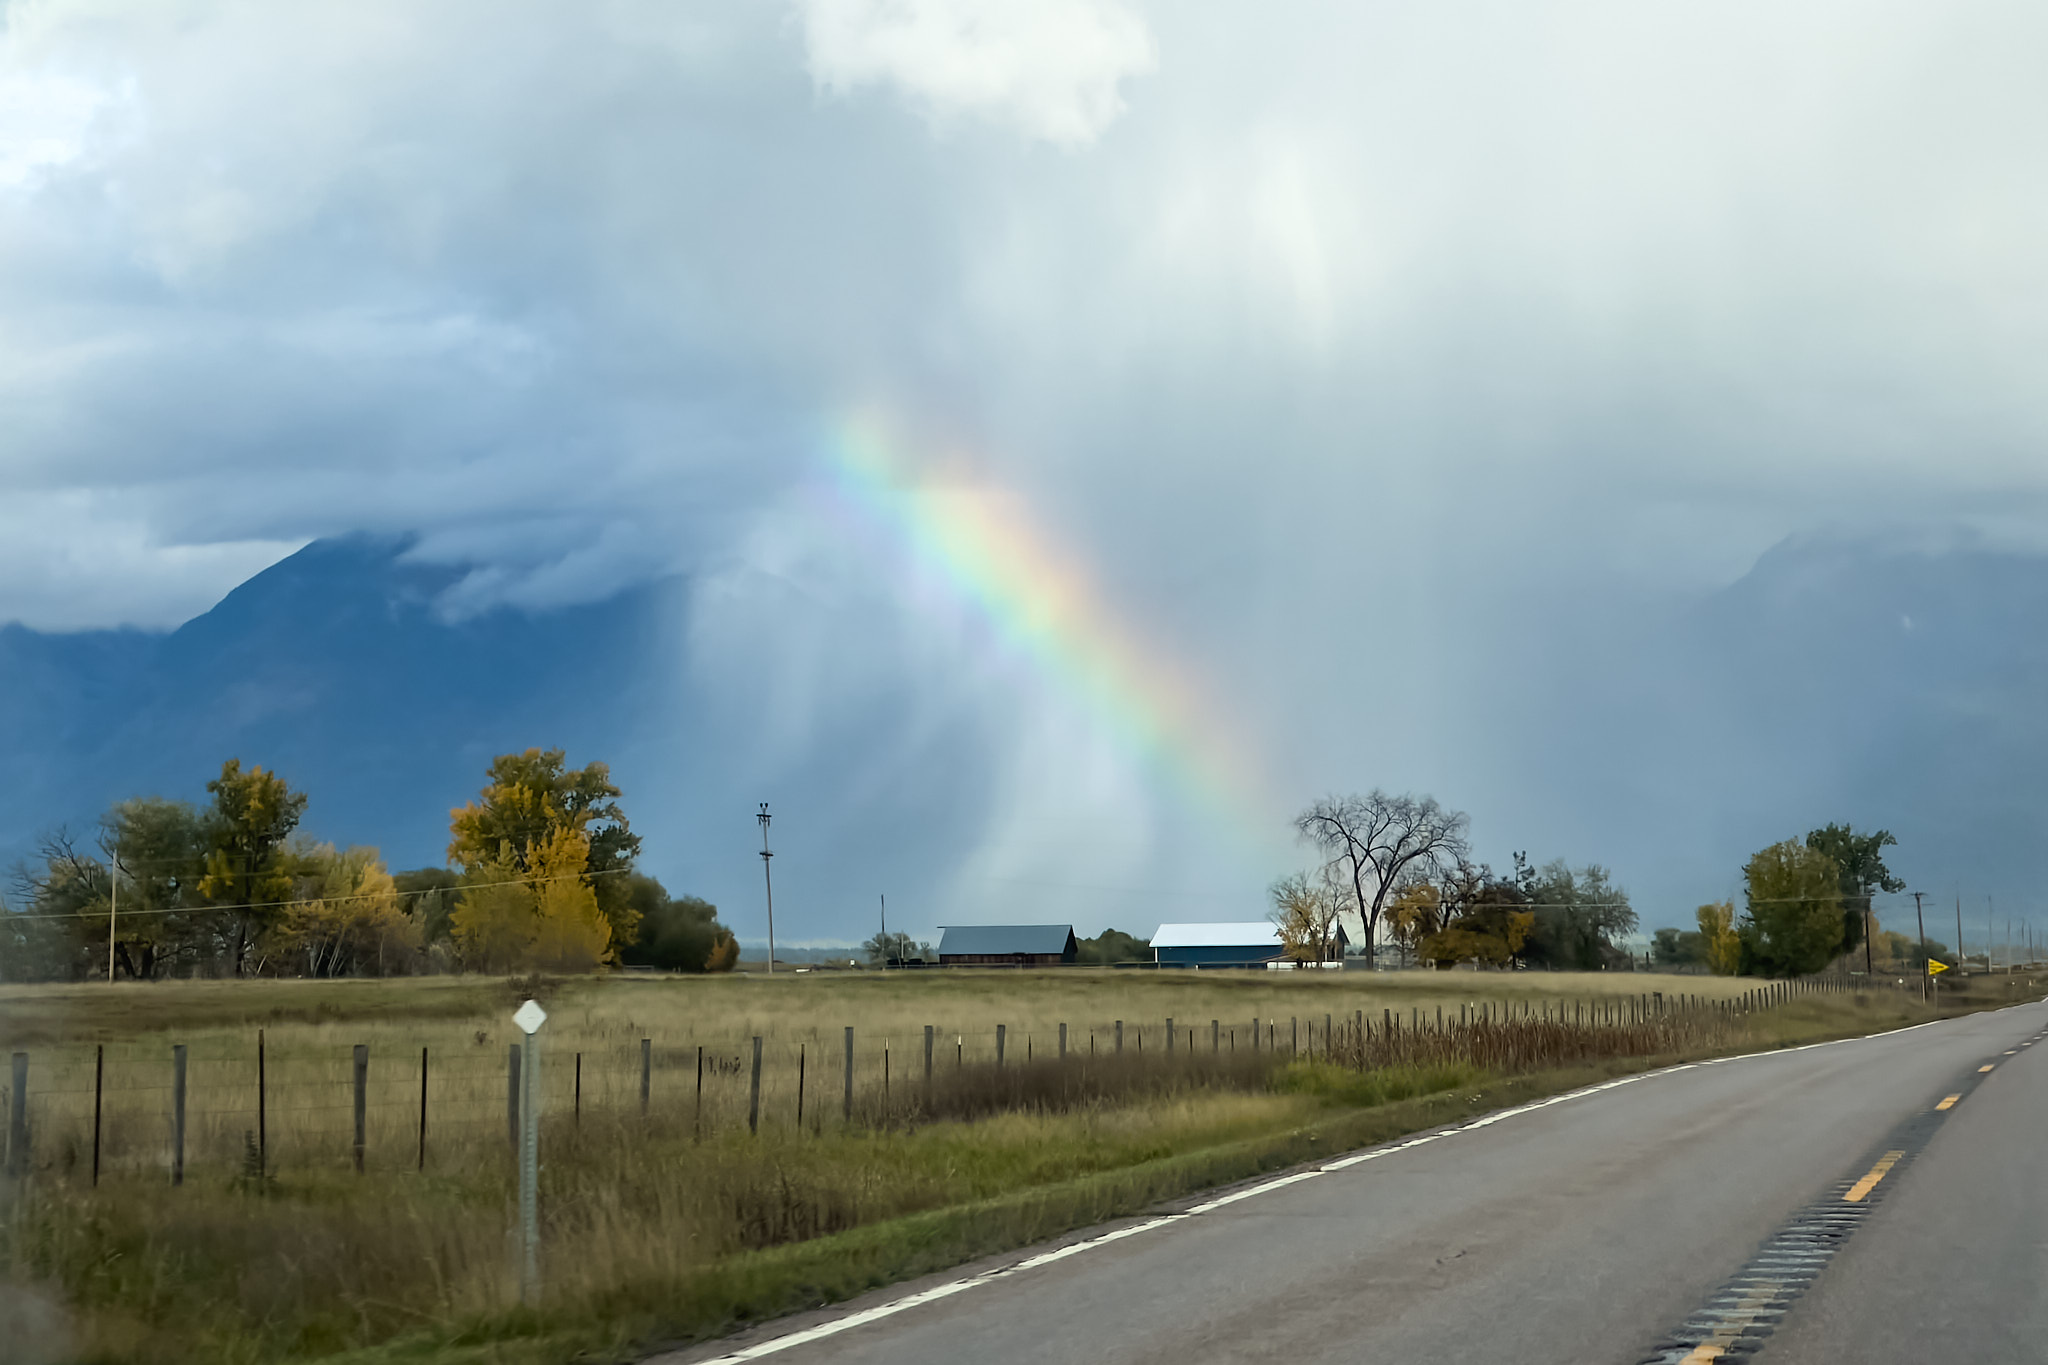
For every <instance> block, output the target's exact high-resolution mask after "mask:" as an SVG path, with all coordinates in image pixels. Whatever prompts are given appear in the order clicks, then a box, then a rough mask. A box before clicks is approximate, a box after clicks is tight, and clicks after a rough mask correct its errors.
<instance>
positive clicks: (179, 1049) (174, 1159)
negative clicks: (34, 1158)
mask: <svg viewBox="0 0 2048 1365" xmlns="http://www.w3.org/2000/svg"><path fill="white" fill-rule="evenodd" d="M14 1056H15V1059H16V1063H15V1068H14V1072H15V1075H16V1076H24V1077H25V1076H26V1075H27V1073H28V1059H27V1058H26V1057H25V1056H23V1055H22V1054H21V1053H19V1052H17V1053H15V1054H14ZM14 1093H15V1095H16V1096H17V1097H19V1096H20V1094H21V1088H20V1086H19V1085H17V1086H16V1088H15V1092H14ZM18 1104H19V1100H18V1098H17V1106H18ZM26 1128H27V1123H26V1120H24V1122H23V1129H24V1131H23V1133H22V1136H23V1138H24V1140H25V1139H26V1138H27V1136H28V1134H27V1131H26ZM9 1145H10V1146H12V1144H11V1143H10V1144H9ZM25 1145H26V1142H25V1141H24V1146H25ZM171 1183H172V1184H173V1185H182V1184H184V1183H185V1045H184V1044H183V1043H178V1044H176V1045H174V1046H173V1047H172V1048H171Z"/></svg>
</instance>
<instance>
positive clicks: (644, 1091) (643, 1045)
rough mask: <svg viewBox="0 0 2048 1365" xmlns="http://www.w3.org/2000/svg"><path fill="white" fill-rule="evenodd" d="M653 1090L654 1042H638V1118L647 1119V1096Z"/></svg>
mask: <svg viewBox="0 0 2048 1365" xmlns="http://www.w3.org/2000/svg"><path fill="white" fill-rule="evenodd" d="M653 1088H654V1040H653V1039H652V1038H642V1039H641V1040H640V1116H641V1117H642V1118H645V1117H647V1096H648V1092H649V1091H651V1090H652V1089H653Z"/></svg>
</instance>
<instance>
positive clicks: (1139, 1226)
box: [704, 1000, 2041, 1365]
mask: <svg viewBox="0 0 2048 1365" xmlns="http://www.w3.org/2000/svg"><path fill="white" fill-rule="evenodd" d="M2038 1003H2041V1002H2039V1001H2032V1000H2028V1001H2022V1002H2020V1005H2008V1006H2006V1009H2018V1008H2020V1006H2021V1005H2031V1004H2038ZM2004 1012H2005V1011H2004V1010H1989V1011H1985V1013H1992V1014H2003V1013H2004ZM1960 1017H1963V1018H1972V1017H1975V1016H1970V1015H1964V1016H1960ZM1949 1022H1951V1021H1949V1020H1946V1019H1929V1020H1927V1021H1926V1022H1925V1023H1920V1024H1908V1025H1907V1026H1906V1027H1904V1028H1895V1029H1887V1030H1886V1031H1885V1032H1883V1033H1866V1034H1863V1035H1861V1036H1859V1037H1855V1038H1831V1039H1829V1040H1828V1041H1827V1042H1824V1043H1804V1044H1801V1045H1800V1046H1798V1047H1780V1048H1772V1049H1771V1050H1769V1051H1768V1052H1744V1053H1741V1054H1739V1055H1737V1056H1734V1057H1714V1058H1710V1059H1709V1060H1707V1061H1703V1062H1681V1063H1680V1064H1678V1065H1677V1066H1666V1067H1659V1068H1658V1069H1657V1070H1655V1071H1644V1072H1639V1073H1637V1074H1636V1075H1633V1076H1618V1077H1616V1078H1615V1079H1613V1080H1611V1081H1601V1082H1599V1083H1598V1084H1596V1085H1587V1086H1581V1087H1580V1088H1578V1089H1577V1090H1567V1091H1565V1092H1564V1093H1563V1094H1561V1095H1551V1096H1548V1097H1547V1098H1545V1099H1540V1100H1534V1101H1532V1102H1530V1103H1528V1104H1518V1105H1516V1106H1515V1107H1514V1108H1512V1109H1501V1110H1497V1111H1496V1112H1494V1113H1491V1114H1484V1115H1481V1116H1480V1117H1479V1118H1476V1119H1473V1120H1471V1121H1470V1122H1468V1123H1460V1124H1456V1125H1454V1126H1452V1127H1449V1128H1439V1129H1437V1130H1436V1131H1435V1132H1433V1133H1422V1134H1418V1135H1417V1136H1415V1137H1412V1138H1408V1139H1407V1140H1405V1141H1402V1142H1396V1143H1393V1144H1391V1145H1389V1146H1385V1147H1376V1148H1374V1149H1373V1150H1372V1151H1369V1152H1360V1153H1357V1154H1356V1155H1354V1156H1347V1157H1340V1158H1338V1159H1337V1160H1335V1161H1326V1162H1324V1163H1323V1164H1322V1165H1320V1166H1316V1167H1313V1168H1311V1169H1309V1170H1306V1171H1296V1172H1295V1173H1294V1174H1292V1175H1283V1176H1279V1177H1276V1178H1275V1179H1272V1180H1263V1181H1260V1182H1259V1183H1258V1184H1256V1185H1249V1186H1246V1187H1245V1188H1244V1189H1241V1190H1237V1191H1234V1192H1232V1193H1230V1194H1226V1195H1223V1196H1221V1197H1219V1198H1216V1199H1211V1200H1209V1201H1207V1202H1206V1203H1201V1204H1196V1205H1195V1206H1194V1207H1192V1208H1190V1209H1188V1210H1187V1211H1186V1212H1185V1213H1166V1214H1159V1215H1157V1216H1155V1217H1152V1218H1147V1219H1145V1220H1144V1221H1143V1222H1139V1223H1132V1224H1130V1225H1129V1226H1127V1227H1121V1228H1112V1229H1111V1230H1110V1231H1108V1232H1104V1233H1098V1234H1096V1235H1095V1236H1093V1237H1086V1238H1083V1239H1082V1240H1080V1241H1078V1242H1069V1243H1068V1244H1067V1245H1065V1246H1063V1247H1055V1248H1053V1249H1052V1250H1051V1251H1042V1252H1040V1253H1038V1254H1037V1255H1036V1256H1027V1257H1025V1258H1024V1259H1023V1260H1021V1261H1018V1262H1015V1263H1014V1264H1012V1265H1006V1266H999V1267H997V1268H996V1269H994V1270H988V1271H984V1272H982V1273H981V1274H979V1275H970V1276H968V1277H966V1278H965V1279H959V1280H948V1281H947V1282H946V1283H944V1284H938V1285H933V1286H932V1287H931V1288H930V1289H920V1290H918V1291H917V1292H916V1293H915V1294H906V1295H904V1296H903V1297H902V1298H900V1299H891V1300H890V1301H889V1302H887V1303H882V1304H876V1305H875V1306H874V1307H873V1308H865V1309H862V1310H861V1311H860V1312H858V1313H849V1314H847V1315H846V1316H845V1317H843V1318H834V1319H833V1320H832V1321H831V1322H821V1323H819V1324H818V1325H817V1326H816V1327H806V1328H804V1329H803V1330H802V1331H798V1332H790V1333H788V1334H786V1335H784V1336H779V1337H771V1338H769V1339H768V1340H767V1341H762V1342H756V1343H755V1344H754V1345H752V1346H747V1347H742V1348H741V1349H740V1350H737V1351H733V1352H730V1353H728V1354H726V1355H722V1356H715V1357H713V1358H712V1359H710V1360H707V1361H705V1362H704V1365H736V1362H738V1361H743V1360H759V1359H760V1358H761V1357H762V1356H766V1355H774V1354H775V1353H776V1352H777V1351H786V1350H789V1349H790V1348H791V1347H793V1346H803V1345H807V1344H809V1343H810V1342H813V1341H822V1340H824V1339H825V1338H827V1337H836V1336H838V1335H839V1334H840V1333H841V1332H850V1331H852V1330H853V1329H854V1328H856V1327H865V1326H867V1324H869V1323H871V1322H880V1321H881V1320H882V1319H883V1318H891V1317H894V1316H896V1314H898V1313H902V1312H907V1311H908V1310H910V1309H912V1308H916V1307H918V1306H919V1305H921V1304H927V1303H933V1302H935V1301H937V1300H939V1299H947V1298H951V1297H952V1296H953V1295H955V1294H961V1293H965V1292H966V1291H967V1290H970V1289H978V1288H980V1287H981V1286H982V1285H985V1284H992V1283H994V1282H995V1281H997V1280H1001V1279H1006V1278H1008V1277H1009V1276H1012V1275H1016V1274H1020V1273H1021V1272H1023V1271H1026V1270H1036V1269H1037V1268H1038V1267H1040V1266H1042V1265H1051V1264H1052V1263H1053V1262H1054V1261H1064V1260H1065V1259H1066V1258H1067V1257H1069V1256H1078V1255H1080V1254H1081V1253H1082V1252H1084V1251H1093V1250H1094V1249H1095V1248H1096V1247H1099V1246H1107V1245H1109V1243H1111V1242H1120V1241H1122V1240H1123V1239H1124V1238H1126V1237H1135V1236H1137V1235H1138V1234H1139V1233H1141V1232H1150V1231H1152V1230H1153V1229H1154V1228H1163V1227H1166V1226H1168V1225H1169V1224H1172V1223H1178V1222H1181V1221H1182V1220H1184V1219H1187V1218H1192V1217H1194V1216H1195V1215H1197V1214H1203V1213H1208V1212H1210V1211H1211V1210H1214V1209H1220V1208H1222V1207H1224V1206H1225V1205H1228V1204H1235V1203H1237V1202H1238V1201H1239V1200H1240V1199H1250V1198H1251V1197H1252V1196H1253V1195H1259V1194H1268V1193H1271V1192H1272V1191H1274V1190H1277V1189H1282V1188H1284V1187H1285V1186H1288V1185H1298V1184H1300V1183H1301V1182H1302V1181H1304V1180H1313V1179H1314V1178H1315V1177H1317V1176H1319V1175H1327V1174H1329V1173H1330V1172H1332V1171H1342V1170H1346V1169H1348V1168H1350V1167H1352V1166H1357V1165H1359V1164H1361V1163H1363V1162H1367V1161H1377V1160H1378V1159H1379V1158H1381V1157H1383V1156H1392V1155H1394V1154H1395V1153H1396V1152H1405V1151H1407V1150H1408V1149H1409V1148H1411V1147H1420V1146H1422V1145H1424V1144H1425V1143H1430V1142H1435V1141H1437V1140H1438V1139H1440V1138H1447V1137H1455V1136H1457V1135H1458V1134H1459V1133H1469V1132H1472V1131H1473V1130H1474V1129H1478V1128H1485V1127H1488V1126H1489V1125H1492V1124H1496V1123H1499V1122H1500V1121H1501V1120H1503V1119H1511V1118H1515V1117H1516V1116H1518V1115H1521V1114H1531V1113H1534V1112H1535V1111H1537V1110H1538V1109H1548V1108H1549V1107H1550V1106H1551V1105H1553V1104H1563V1103H1564V1102H1565V1101H1566V1100H1576V1099H1583V1098H1585V1097H1586V1096H1588V1095H1597V1094H1600V1093H1601V1092H1602V1091H1605V1090H1613V1089H1615V1088H1617V1087H1619V1086H1624V1085H1633V1084H1635V1083H1636V1082H1637V1081H1647V1080H1653V1079H1655V1078H1656V1077H1658V1076H1671V1075H1675V1074H1677V1073H1678V1072H1680V1071H1691V1070H1692V1069H1694V1068H1695V1067H1702V1066H1718V1065H1721V1064H1722V1063H1725V1062H1746V1061H1749V1060H1751V1059H1752V1058H1757V1057H1783V1056H1785V1055H1787V1054H1788V1053H1793V1052H1810V1051H1812V1050H1813V1049H1814V1048H1819V1047H1834V1046H1835V1045H1836V1044H1838V1043H1863V1042H1868V1041H1870V1040H1871V1039H1873V1038H1890V1037H1893V1036H1895V1035H1897V1034H1901V1033H1911V1032H1913V1031H1914V1030H1915V1029H1923V1028H1929V1027H1931V1026H1933V1025H1935V1024H1945V1023H1949Z"/></svg>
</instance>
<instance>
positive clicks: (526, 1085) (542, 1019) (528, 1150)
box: [512, 1000, 548, 1304]
mask: <svg viewBox="0 0 2048 1365" xmlns="http://www.w3.org/2000/svg"><path fill="white" fill-rule="evenodd" d="M547 1019H548V1012H547V1011H546V1010H544V1009H542V1008H541V1007H540V1002H539V1001H537V1000H529V1001H527V1002H526V1003H525V1004H523V1005H521V1006H520V1007H519V1010H518V1012H517V1013H516V1014H514V1015H513V1016H512V1022H513V1023H515V1024H517V1025H519V1031H520V1032H521V1033H523V1034H525V1035H526V1039H525V1042H524V1044H523V1045H522V1051H523V1052H524V1054H525V1055H524V1056H523V1057H522V1058H521V1061H520V1067H519V1090H520V1096H519V1113H520V1123H519V1298H520V1301H521V1302H522V1303H527V1304H531V1303H533V1302H535V1301H536V1300H537V1299H539V1297H540V1051H539V1044H538V1042H537V1040H536V1039H535V1038H534V1035H535V1034H536V1033H538V1032H539V1031H540V1026H541V1025H542V1024H544V1023H546V1022H547Z"/></svg>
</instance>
